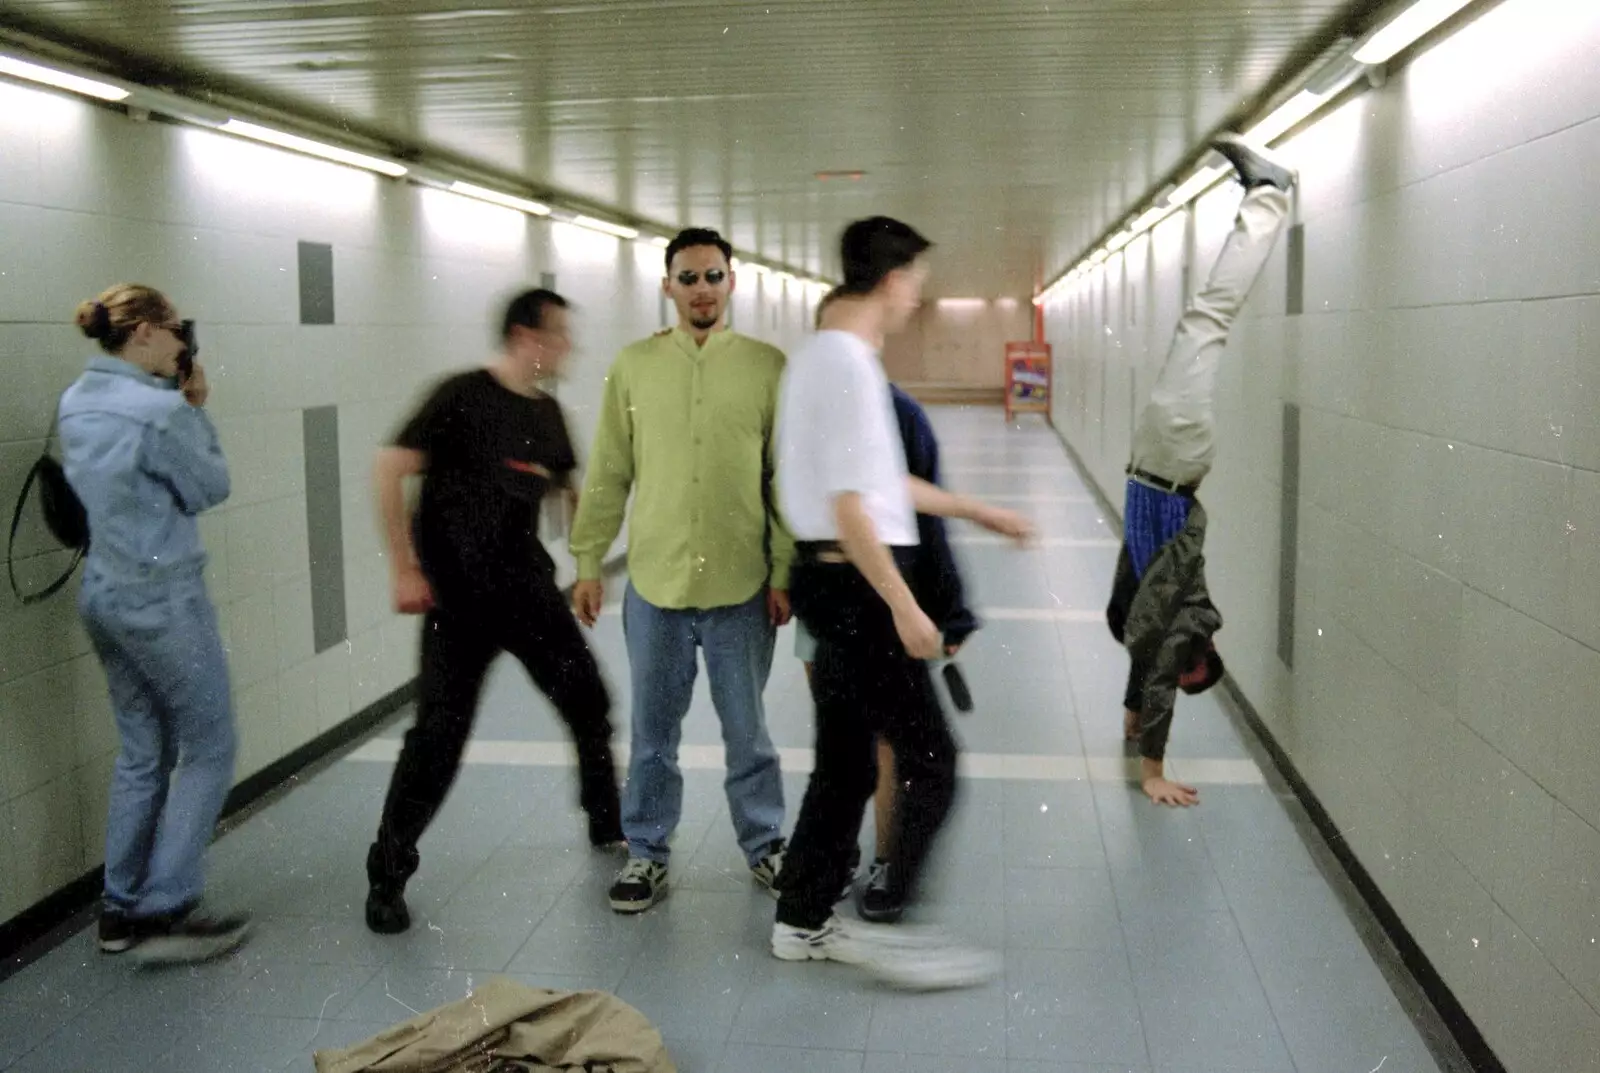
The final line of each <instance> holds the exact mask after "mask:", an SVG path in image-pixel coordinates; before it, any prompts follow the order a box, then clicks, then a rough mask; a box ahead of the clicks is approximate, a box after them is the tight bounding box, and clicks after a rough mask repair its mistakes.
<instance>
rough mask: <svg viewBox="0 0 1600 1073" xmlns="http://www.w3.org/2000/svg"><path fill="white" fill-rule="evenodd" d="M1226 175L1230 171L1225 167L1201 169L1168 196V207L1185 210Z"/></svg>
mask: <svg viewBox="0 0 1600 1073" xmlns="http://www.w3.org/2000/svg"><path fill="white" fill-rule="evenodd" d="M1226 174H1228V169H1227V168H1225V167H1220V166H1219V167H1211V168H1201V169H1200V170H1199V171H1197V172H1195V173H1194V174H1193V175H1191V176H1189V178H1188V179H1187V180H1185V181H1184V183H1183V184H1182V185H1181V186H1179V187H1178V188H1177V189H1176V190H1174V191H1173V192H1172V193H1170V194H1168V195H1167V199H1166V201H1167V204H1166V207H1167V208H1168V209H1173V210H1176V209H1181V208H1183V207H1184V206H1185V205H1187V204H1189V202H1191V201H1193V200H1194V199H1195V198H1197V197H1199V196H1200V195H1201V194H1203V193H1205V192H1206V191H1207V190H1210V189H1211V188H1212V187H1213V186H1215V185H1216V184H1217V183H1218V182H1220V181H1221V180H1222V177H1223V176H1224V175H1226Z"/></svg>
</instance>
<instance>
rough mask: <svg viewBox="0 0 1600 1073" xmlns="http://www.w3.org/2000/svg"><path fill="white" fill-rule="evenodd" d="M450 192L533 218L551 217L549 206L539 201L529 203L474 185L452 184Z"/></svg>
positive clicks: (523, 199)
mask: <svg viewBox="0 0 1600 1073" xmlns="http://www.w3.org/2000/svg"><path fill="white" fill-rule="evenodd" d="M450 192H451V193H452V194H460V195H461V196H462V197H470V198H476V199H477V200H479V201H487V202H489V203H490V204H491V205H500V206H503V207H505V208H508V209H516V210H517V211H518V212H525V213H528V214H529V215H531V216H549V215H550V206H549V205H543V204H540V203H539V202H537V201H529V200H528V199H527V198H521V197H513V196H512V195H510V194H502V193H500V192H499V191H498V190H490V189H488V188H487V187H483V186H474V185H473V184H472V183H459V182H458V183H452V184H451V186H450Z"/></svg>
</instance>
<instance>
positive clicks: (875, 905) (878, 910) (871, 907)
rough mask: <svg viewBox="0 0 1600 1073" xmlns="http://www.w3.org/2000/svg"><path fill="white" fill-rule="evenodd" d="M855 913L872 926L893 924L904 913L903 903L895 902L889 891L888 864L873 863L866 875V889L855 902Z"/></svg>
mask: <svg viewBox="0 0 1600 1073" xmlns="http://www.w3.org/2000/svg"><path fill="white" fill-rule="evenodd" d="M856 911H857V912H859V913H860V914H861V919H862V920H868V921H871V922H872V923H874V924H893V923H894V922H895V921H897V920H899V919H900V917H901V916H902V915H903V914H904V913H905V911H906V907H905V905H904V903H902V902H900V901H897V900H896V899H895V897H894V895H892V894H891V893H890V891H889V862H888V861H883V860H879V861H874V862H873V865H872V871H871V872H870V873H868V875H867V887H866V889H865V890H863V891H862V892H861V897H860V898H858V899H857V900H856Z"/></svg>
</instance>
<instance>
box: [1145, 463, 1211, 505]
mask: <svg viewBox="0 0 1600 1073" xmlns="http://www.w3.org/2000/svg"><path fill="white" fill-rule="evenodd" d="M1128 476H1130V477H1132V478H1133V479H1134V480H1136V481H1138V482H1139V483H1141V484H1148V485H1150V486H1151V487H1153V488H1159V489H1160V490H1161V491H1163V492H1171V493H1172V494H1173V495H1180V496H1188V497H1189V498H1190V499H1193V498H1194V495H1195V493H1196V492H1198V491H1199V490H1200V486H1199V485H1198V484H1179V483H1178V482H1176V481H1169V480H1167V479H1166V478H1165V477H1157V476H1156V475H1155V474H1154V473H1149V472H1147V471H1145V470H1142V469H1134V468H1133V467H1132V466H1129V467H1128Z"/></svg>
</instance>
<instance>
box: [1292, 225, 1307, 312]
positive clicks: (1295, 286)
mask: <svg viewBox="0 0 1600 1073" xmlns="http://www.w3.org/2000/svg"><path fill="white" fill-rule="evenodd" d="M1288 292H1289V310H1288V312H1289V316H1291V317H1298V316H1299V315H1300V314H1302V313H1304V312H1305V311H1306V225H1305V224H1295V225H1294V226H1293V227H1291V228H1289V286H1288Z"/></svg>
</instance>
